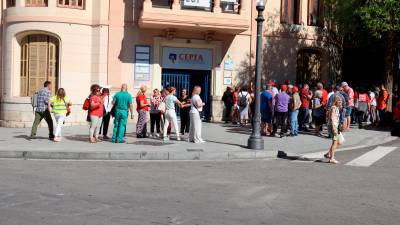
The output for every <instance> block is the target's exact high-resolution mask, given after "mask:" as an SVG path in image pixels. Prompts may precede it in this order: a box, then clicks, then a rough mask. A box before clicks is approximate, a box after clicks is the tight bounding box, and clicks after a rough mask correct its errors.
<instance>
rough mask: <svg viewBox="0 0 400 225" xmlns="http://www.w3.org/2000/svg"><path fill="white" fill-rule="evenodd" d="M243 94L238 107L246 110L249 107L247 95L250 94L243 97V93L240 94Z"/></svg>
mask: <svg viewBox="0 0 400 225" xmlns="http://www.w3.org/2000/svg"><path fill="white" fill-rule="evenodd" d="M240 93H241V96H240V97H239V102H238V105H239V106H240V107H242V108H245V107H247V102H248V101H247V95H248V94H249V93H247V94H246V95H243V92H240Z"/></svg>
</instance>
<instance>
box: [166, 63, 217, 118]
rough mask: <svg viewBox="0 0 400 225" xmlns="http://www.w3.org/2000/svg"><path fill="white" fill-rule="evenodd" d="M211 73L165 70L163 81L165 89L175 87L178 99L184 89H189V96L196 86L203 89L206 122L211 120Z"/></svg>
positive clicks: (202, 96)
mask: <svg viewBox="0 0 400 225" xmlns="http://www.w3.org/2000/svg"><path fill="white" fill-rule="evenodd" d="M210 79H211V71H209V70H178V69H163V70H162V79H161V80H162V81H161V84H162V86H163V87H171V86H173V87H175V88H176V94H177V97H178V98H179V97H180V92H181V90H182V89H184V88H185V89H187V90H188V94H189V96H190V95H191V93H192V90H193V87H194V86H200V87H201V94H200V97H201V99H202V100H203V102H204V103H205V106H204V108H203V111H204V118H203V119H205V120H210V119H211V101H210V100H211V95H210V93H211V89H210ZM177 113H178V115H179V110H177Z"/></svg>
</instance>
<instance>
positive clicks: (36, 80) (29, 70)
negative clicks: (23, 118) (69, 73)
mask: <svg viewBox="0 0 400 225" xmlns="http://www.w3.org/2000/svg"><path fill="white" fill-rule="evenodd" d="M58 60H59V41H58V39H57V38H54V37H51V36H48V35H43V34H35V35H28V36H26V37H24V38H23V39H22V42H21V96H32V95H33V94H34V93H35V92H36V91H37V90H39V89H40V88H42V87H43V86H42V85H43V83H44V82H45V81H46V80H48V81H51V82H52V84H53V85H52V87H53V93H54V90H56V89H57V85H58V78H59V71H58V65H59V63H58Z"/></svg>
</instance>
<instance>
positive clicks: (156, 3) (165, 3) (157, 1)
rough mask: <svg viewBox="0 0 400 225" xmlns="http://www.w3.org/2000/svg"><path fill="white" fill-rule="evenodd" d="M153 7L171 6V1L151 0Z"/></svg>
mask: <svg viewBox="0 0 400 225" xmlns="http://www.w3.org/2000/svg"><path fill="white" fill-rule="evenodd" d="M151 2H152V3H153V7H154V8H169V9H170V8H171V7H172V1H171V0H152V1H151Z"/></svg>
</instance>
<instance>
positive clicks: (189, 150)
mask: <svg viewBox="0 0 400 225" xmlns="http://www.w3.org/2000/svg"><path fill="white" fill-rule="evenodd" d="M186 151H188V152H204V150H203V149H201V148H197V149H196V148H193V149H186Z"/></svg>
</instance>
